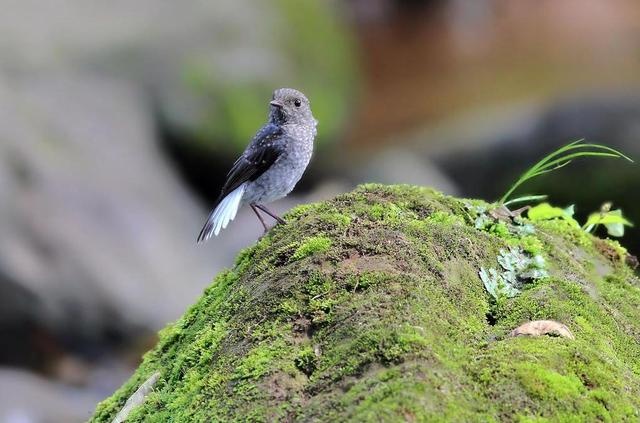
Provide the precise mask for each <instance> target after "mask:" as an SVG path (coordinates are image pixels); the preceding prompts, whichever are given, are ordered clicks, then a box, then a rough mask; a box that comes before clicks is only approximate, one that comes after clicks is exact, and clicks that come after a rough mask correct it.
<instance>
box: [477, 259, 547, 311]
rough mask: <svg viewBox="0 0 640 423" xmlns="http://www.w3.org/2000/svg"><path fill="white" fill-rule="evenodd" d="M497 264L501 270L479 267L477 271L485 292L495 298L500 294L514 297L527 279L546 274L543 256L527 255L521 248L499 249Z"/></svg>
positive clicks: (537, 277)
mask: <svg viewBox="0 0 640 423" xmlns="http://www.w3.org/2000/svg"><path fill="white" fill-rule="evenodd" d="M498 264H499V265H500V267H501V268H502V270H497V269H495V268H489V269H485V268H484V267H481V268H480V272H479V275H480V279H482V283H483V284H484V286H485V288H486V289H487V292H489V294H491V296H492V297H493V298H495V299H498V298H499V297H500V296H502V295H504V296H506V297H507V298H512V297H515V296H516V295H517V294H518V293H519V292H520V291H521V289H522V287H523V286H524V284H525V283H526V282H527V281H530V280H537V279H540V278H544V277H546V276H548V273H547V270H546V264H545V261H544V258H542V256H541V255H535V256H530V255H527V254H525V253H524V251H522V249H521V248H510V249H509V251H505V250H500V255H499V256H498Z"/></svg>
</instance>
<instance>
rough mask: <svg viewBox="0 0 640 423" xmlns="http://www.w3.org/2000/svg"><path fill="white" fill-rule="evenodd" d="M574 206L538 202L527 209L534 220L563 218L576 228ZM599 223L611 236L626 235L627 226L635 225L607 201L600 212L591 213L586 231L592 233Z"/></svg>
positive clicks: (528, 215) (577, 225)
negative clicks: (563, 207)
mask: <svg viewBox="0 0 640 423" xmlns="http://www.w3.org/2000/svg"><path fill="white" fill-rule="evenodd" d="M573 214H574V206H573V205H571V206H569V207H567V208H566V209H561V208H560V207H554V206H552V205H550V204H549V203H542V204H538V205H537V206H535V207H532V208H530V209H529V210H528V211H527V217H528V218H529V220H531V221H532V222H541V221H543V220H551V219H562V220H565V221H567V222H569V223H570V224H571V225H572V226H575V227H576V228H579V227H580V224H579V223H578V221H577V220H575V219H574V218H573ZM599 225H604V227H605V228H607V233H608V234H609V235H611V236H615V237H621V236H623V235H624V227H625V226H633V224H632V223H631V222H630V221H629V220H627V219H626V218H625V217H624V216H623V215H622V210H620V209H617V210H611V203H606V204H605V205H604V206H603V207H602V209H601V210H600V211H598V212H595V213H591V214H590V215H589V217H588V218H587V221H586V223H585V224H584V225H582V229H583V230H584V231H585V232H589V233H592V232H594V231H595V230H596V228H597V227H598V226H599Z"/></svg>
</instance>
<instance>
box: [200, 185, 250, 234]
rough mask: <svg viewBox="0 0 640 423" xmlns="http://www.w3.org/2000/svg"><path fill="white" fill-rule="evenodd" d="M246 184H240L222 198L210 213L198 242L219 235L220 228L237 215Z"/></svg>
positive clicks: (224, 226)
mask: <svg viewBox="0 0 640 423" xmlns="http://www.w3.org/2000/svg"><path fill="white" fill-rule="evenodd" d="M245 185H246V184H242V185H240V186H239V187H238V188H236V189H234V190H233V191H231V192H230V193H229V194H227V195H226V196H225V197H224V198H223V199H222V200H220V202H219V203H218V205H217V206H216V208H215V209H213V211H212V212H211V214H210V215H209V218H208V219H207V223H205V224H204V226H203V227H202V230H201V231H200V235H198V242H204V241H206V240H208V239H209V238H211V236H212V235H215V236H218V234H219V233H220V229H223V228H226V227H227V224H229V222H230V221H231V220H233V219H234V218H235V217H236V213H237V212H238V209H239V208H240V200H242V195H243V194H244V189H245Z"/></svg>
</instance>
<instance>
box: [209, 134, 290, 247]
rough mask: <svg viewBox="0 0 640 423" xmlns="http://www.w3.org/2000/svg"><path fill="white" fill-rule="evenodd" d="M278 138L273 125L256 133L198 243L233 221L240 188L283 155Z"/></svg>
mask: <svg viewBox="0 0 640 423" xmlns="http://www.w3.org/2000/svg"><path fill="white" fill-rule="evenodd" d="M282 135H283V132H282V129H281V128H279V127H278V126H276V125H266V126H264V127H263V128H262V129H260V131H258V133H257V134H256V136H255V137H254V138H253V140H252V141H251V144H249V146H248V147H247V149H246V150H245V151H244V153H242V156H240V157H239V158H238V160H236V162H235V163H234V164H233V167H232V168H231V170H230V171H229V173H228V174H227V180H226V182H225V184H224V186H223V187H222V192H221V193H220V196H219V197H218V200H217V201H216V203H215V206H214V208H213V210H212V211H211V214H209V218H208V219H207V221H206V223H205V224H204V226H203V228H202V230H201V231H200V235H198V242H203V241H206V240H207V239H209V238H210V237H211V236H212V234H215V235H218V232H220V229H222V228H224V227H226V226H227V223H229V221H230V220H233V218H234V217H235V215H236V212H237V211H238V207H239V205H240V201H241V200H242V195H243V193H244V188H245V187H244V186H243V184H245V183H246V182H249V181H255V180H256V179H258V178H259V177H260V175H262V174H263V173H264V172H265V171H266V170H267V169H269V167H270V166H271V165H273V163H275V161H276V160H277V159H278V157H280V155H281V154H282V153H283V151H284V145H283V142H282V141H283V139H282Z"/></svg>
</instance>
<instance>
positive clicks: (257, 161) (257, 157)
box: [220, 125, 284, 199]
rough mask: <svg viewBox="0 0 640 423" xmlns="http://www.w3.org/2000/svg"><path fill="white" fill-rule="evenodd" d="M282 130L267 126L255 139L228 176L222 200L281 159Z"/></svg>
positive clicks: (282, 147)
mask: <svg viewBox="0 0 640 423" xmlns="http://www.w3.org/2000/svg"><path fill="white" fill-rule="evenodd" d="M282 134H283V133H282V128H280V127H278V126H276V125H266V126H264V127H263V128H262V129H260V131H258V133H257V134H256V136H255V137H254V138H253V140H252V141H251V144H250V145H249V147H247V149H246V150H245V151H244V153H242V156H240V157H239V158H238V160H236V162H235V163H234V164H233V167H232V168H231V170H230V171H229V173H228V174H227V180H226V182H225V184H224V186H223V187H222V192H221V193H220V199H222V198H224V197H225V196H226V195H227V194H229V193H230V192H232V191H234V190H235V189H236V188H238V187H239V186H240V185H242V184H243V183H245V182H249V181H255V180H256V179H258V178H259V177H260V175H262V174H263V173H264V172H265V171H266V170H267V169H269V167H271V165H272V164H273V163H274V162H275V161H276V160H277V159H278V157H280V155H281V154H282V153H283V151H284V146H283V145H282V142H281V137H282Z"/></svg>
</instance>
